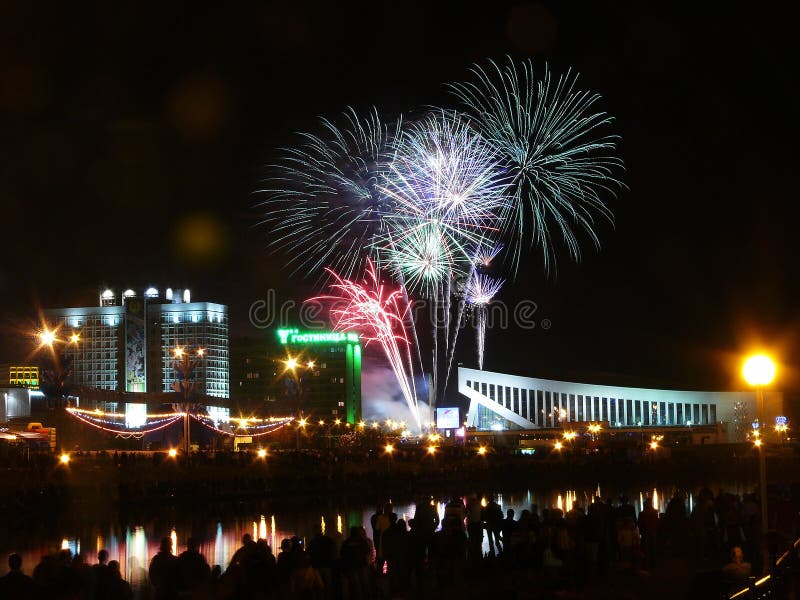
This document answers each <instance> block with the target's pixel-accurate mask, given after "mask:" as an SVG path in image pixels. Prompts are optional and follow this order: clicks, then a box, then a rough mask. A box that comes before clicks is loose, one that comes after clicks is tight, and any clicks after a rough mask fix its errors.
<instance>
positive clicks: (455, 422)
mask: <svg viewBox="0 0 800 600" xmlns="http://www.w3.org/2000/svg"><path fill="white" fill-rule="evenodd" d="M459 427H461V421H460V420H459V418H458V407H450V408H448V407H444V408H437V409H436V429H458V428H459Z"/></svg>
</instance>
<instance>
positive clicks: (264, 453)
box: [258, 448, 267, 458]
mask: <svg viewBox="0 0 800 600" xmlns="http://www.w3.org/2000/svg"><path fill="white" fill-rule="evenodd" d="M266 457H267V451H266V450H264V448H259V449H258V458H266Z"/></svg>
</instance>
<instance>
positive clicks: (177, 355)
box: [174, 346, 184, 358]
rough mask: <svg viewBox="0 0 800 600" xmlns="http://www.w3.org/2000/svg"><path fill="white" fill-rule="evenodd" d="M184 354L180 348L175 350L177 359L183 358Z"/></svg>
mask: <svg viewBox="0 0 800 600" xmlns="http://www.w3.org/2000/svg"><path fill="white" fill-rule="evenodd" d="M183 352H184V350H183V348H181V347H180V346H178V347H177V348H175V350H174V353H175V358H183Z"/></svg>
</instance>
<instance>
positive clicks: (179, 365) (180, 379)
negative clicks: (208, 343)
mask: <svg viewBox="0 0 800 600" xmlns="http://www.w3.org/2000/svg"><path fill="white" fill-rule="evenodd" d="M173 354H174V355H175V365H174V368H175V372H176V374H177V378H176V380H175V382H174V383H173V384H172V388H173V389H174V390H175V391H176V392H178V394H179V395H180V397H181V403H180V404H181V409H182V410H183V449H184V452H186V457H187V458H188V457H189V452H190V450H191V443H190V439H189V438H190V430H191V428H190V421H189V419H190V416H189V414H190V411H191V408H192V407H191V398H192V395H193V394H194V391H195V387H196V382H195V381H193V378H192V375H193V373H194V370H195V368H196V367H197V366H198V365H199V364H200V363H201V362H202V361H203V358H204V357H205V354H206V351H205V350H204V349H203V348H198V349H197V350H195V352H194V353H191V352H189V351H187V350H186V349H184V348H181V347H180V346H178V347H177V348H175V350H173Z"/></svg>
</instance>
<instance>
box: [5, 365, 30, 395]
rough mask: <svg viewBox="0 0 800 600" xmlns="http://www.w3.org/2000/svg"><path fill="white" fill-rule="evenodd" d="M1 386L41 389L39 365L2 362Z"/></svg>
mask: <svg viewBox="0 0 800 600" xmlns="http://www.w3.org/2000/svg"><path fill="white" fill-rule="evenodd" d="M0 387H25V388H30V389H32V390H38V389H39V367H38V366H37V365H24V366H23V365H18V364H8V363H4V364H0Z"/></svg>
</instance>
